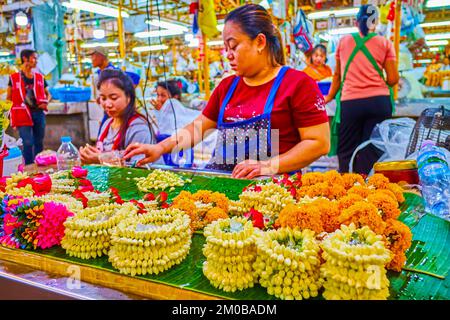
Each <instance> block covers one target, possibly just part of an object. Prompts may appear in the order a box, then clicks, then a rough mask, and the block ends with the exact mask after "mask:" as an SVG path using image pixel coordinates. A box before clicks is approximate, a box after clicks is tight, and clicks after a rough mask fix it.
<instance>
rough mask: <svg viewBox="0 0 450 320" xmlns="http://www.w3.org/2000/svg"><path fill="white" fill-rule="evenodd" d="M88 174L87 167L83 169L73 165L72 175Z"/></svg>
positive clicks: (84, 175) (82, 176)
mask: <svg viewBox="0 0 450 320" xmlns="http://www.w3.org/2000/svg"><path fill="white" fill-rule="evenodd" d="M87 174H88V171H87V169H83V168H82V167H80V166H75V167H72V176H73V177H74V178H86V177H87Z"/></svg>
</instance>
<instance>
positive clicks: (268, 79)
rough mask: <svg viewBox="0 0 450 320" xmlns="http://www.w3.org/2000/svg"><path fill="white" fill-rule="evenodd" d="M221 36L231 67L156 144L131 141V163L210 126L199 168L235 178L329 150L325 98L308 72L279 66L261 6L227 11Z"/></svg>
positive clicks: (182, 145) (298, 163)
mask: <svg viewBox="0 0 450 320" xmlns="http://www.w3.org/2000/svg"><path fill="white" fill-rule="evenodd" d="M223 39H224V44H225V49H226V52H227V58H228V60H229V62H230V65H231V68H232V69H233V70H234V71H235V73H236V74H235V75H233V76H230V77H228V78H225V79H224V80H223V81H222V82H221V83H220V84H219V86H218V87H217V88H216V89H215V90H214V92H213V94H212V96H211V99H210V100H209V101H208V104H207V106H206V107H205V109H204V110H203V112H202V114H201V115H200V116H199V117H197V119H196V120H194V121H193V122H192V123H190V124H189V125H187V126H186V127H184V128H183V129H182V130H180V131H179V132H178V133H177V134H175V135H172V136H171V137H170V138H167V139H165V140H164V141H161V142H160V143H158V144H156V145H147V144H132V145H130V146H129V147H128V148H127V149H126V152H125V159H128V158H130V157H133V156H135V155H138V154H144V155H145V158H144V159H142V160H141V161H139V162H138V165H140V164H145V163H149V162H153V161H156V160H157V159H159V157H160V156H161V155H162V154H164V153H169V152H174V150H180V149H186V148H191V147H192V146H194V145H196V144H197V143H199V142H200V141H201V140H202V139H203V138H204V137H205V136H206V135H207V134H208V131H209V132H211V130H212V129H216V128H217V129H218V135H217V143H216V147H215V150H214V154H213V157H212V159H211V161H210V163H209V164H208V166H207V168H209V169H212V170H222V171H230V172H232V176H233V177H235V178H247V179H251V178H254V177H256V176H260V175H268V174H277V173H284V172H292V171H296V170H299V169H301V168H303V167H305V166H307V165H309V164H310V163H311V162H313V161H314V160H316V159H317V158H319V157H320V156H322V155H325V154H327V153H328V150H329V125H328V117H327V114H326V111H325V103H324V99H323V96H322V94H321V93H320V90H319V88H318V86H317V84H316V83H315V81H314V80H313V79H311V78H310V77H308V76H307V75H306V74H305V73H303V72H301V71H297V70H294V69H291V68H288V67H286V66H285V57H284V52H283V44H282V40H281V36H280V33H279V31H278V29H277V28H276V27H275V26H274V25H273V23H272V19H271V17H270V15H269V13H268V12H267V11H266V10H265V9H264V8H263V7H262V6H260V5H255V4H247V5H244V6H242V7H239V8H237V9H235V10H233V11H232V12H230V13H229V14H228V16H227V17H226V19H225V27H224V31H223Z"/></svg>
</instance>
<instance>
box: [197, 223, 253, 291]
mask: <svg viewBox="0 0 450 320" xmlns="http://www.w3.org/2000/svg"><path fill="white" fill-rule="evenodd" d="M204 235H205V237H206V244H205V245H204V247H203V254H204V255H205V257H206V261H205V262H204V264H203V274H204V275H205V277H206V278H208V280H209V281H210V283H211V284H212V285H213V286H214V287H216V288H219V289H222V290H224V291H226V292H235V291H236V290H243V289H246V288H251V287H253V285H254V283H255V282H256V280H257V278H256V276H255V275H254V273H253V267H252V265H253V263H254V262H255V260H256V245H255V240H256V234H255V229H254V228H253V225H252V223H251V222H250V221H248V220H247V219H245V218H243V217H233V218H229V219H220V220H217V221H214V222H213V223H211V224H209V225H208V226H206V227H205V229H204Z"/></svg>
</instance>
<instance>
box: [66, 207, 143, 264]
mask: <svg viewBox="0 0 450 320" xmlns="http://www.w3.org/2000/svg"><path fill="white" fill-rule="evenodd" d="M136 213H137V209H136V207H135V206H134V205H133V204H131V203H126V204H123V205H120V204H117V203H114V204H103V205H101V206H98V207H94V208H86V209H84V210H82V211H81V212H79V213H77V215H76V216H74V217H71V218H69V219H67V221H66V222H65V223H64V226H65V227H66V233H65V236H64V238H63V240H62V242H61V246H62V247H63V249H65V250H66V253H67V254H68V255H69V256H74V257H77V258H81V259H90V258H96V257H101V256H102V255H107V254H108V251H109V247H110V239H111V233H112V229H113V228H114V227H115V226H116V225H117V224H118V223H119V222H120V221H122V220H123V219H125V218H127V217H128V216H133V215H135V214H136Z"/></svg>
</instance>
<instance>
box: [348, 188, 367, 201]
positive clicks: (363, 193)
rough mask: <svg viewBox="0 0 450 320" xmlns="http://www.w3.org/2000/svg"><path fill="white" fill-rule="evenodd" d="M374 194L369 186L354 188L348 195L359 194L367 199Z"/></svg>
mask: <svg viewBox="0 0 450 320" xmlns="http://www.w3.org/2000/svg"><path fill="white" fill-rule="evenodd" d="M371 193H372V190H371V189H369V188H368V187H367V186H365V185H362V186H353V187H351V188H350V189H349V190H348V194H357V195H359V196H361V197H363V198H367V196H368V195H369V194H371Z"/></svg>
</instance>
